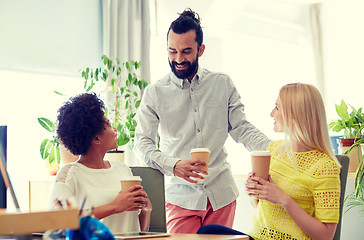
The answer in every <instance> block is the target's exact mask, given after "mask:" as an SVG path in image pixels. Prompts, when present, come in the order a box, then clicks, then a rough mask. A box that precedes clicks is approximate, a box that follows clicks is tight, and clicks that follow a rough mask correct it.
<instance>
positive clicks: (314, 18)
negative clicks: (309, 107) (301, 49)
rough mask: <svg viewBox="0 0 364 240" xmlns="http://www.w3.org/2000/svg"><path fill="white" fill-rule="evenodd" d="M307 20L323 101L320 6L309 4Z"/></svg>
mask: <svg viewBox="0 0 364 240" xmlns="http://www.w3.org/2000/svg"><path fill="white" fill-rule="evenodd" d="M309 18H310V19H309V20H310V27H311V38H312V48H313V56H314V58H315V59H314V60H315V70H316V81H317V87H318V89H319V90H320V91H321V94H322V98H323V99H325V84H324V83H325V79H324V69H323V68H324V64H323V52H322V26H321V4H310V6H309Z"/></svg>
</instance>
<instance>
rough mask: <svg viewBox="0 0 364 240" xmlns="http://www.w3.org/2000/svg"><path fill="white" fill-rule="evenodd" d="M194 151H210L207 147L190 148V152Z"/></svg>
mask: <svg viewBox="0 0 364 240" xmlns="http://www.w3.org/2000/svg"><path fill="white" fill-rule="evenodd" d="M195 152H210V150H209V149H208V148H192V149H191V153H195Z"/></svg>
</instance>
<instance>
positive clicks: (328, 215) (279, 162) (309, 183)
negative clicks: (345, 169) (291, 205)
mask: <svg viewBox="0 0 364 240" xmlns="http://www.w3.org/2000/svg"><path fill="white" fill-rule="evenodd" d="M282 145H283V141H274V142H272V143H271V144H270V145H269V146H268V150H269V151H271V154H272V156H271V165H270V172H269V173H270V174H271V176H272V180H273V181H274V183H275V184H276V185H277V186H278V187H279V188H280V189H281V190H283V191H284V192H285V193H286V194H288V195H289V196H290V197H291V198H292V199H293V200H294V201H295V202H297V203H298V204H299V205H300V206H301V207H302V208H303V209H304V210H305V211H306V212H307V213H308V214H310V215H311V216H313V217H315V218H316V219H318V220H320V221H322V222H325V223H337V222H338V221H339V206H340V175H339V174H340V167H339V166H338V165H337V164H336V163H335V162H334V161H333V160H332V159H331V158H330V157H329V156H328V155H327V154H325V153H323V152H320V151H318V150H313V151H309V152H295V153H294V156H295V158H296V159H295V161H296V165H294V164H292V163H291V161H290V159H289V157H288V155H287V154H286V153H284V154H282V153H281V151H280V149H281V146H282ZM249 235H250V236H252V237H253V238H254V239H256V240H260V239H275V240H282V239H290V240H292V239H311V238H309V237H308V236H307V235H306V234H305V233H303V232H302V231H301V229H300V228H299V227H298V226H297V224H296V223H295V222H294V221H293V219H292V218H291V217H290V216H289V214H288V213H287V212H286V211H285V209H284V208H283V207H281V206H280V205H277V204H273V203H270V202H268V201H264V200H260V201H259V203H258V206H257V210H256V213H255V216H254V218H253V227H252V229H251V230H250V232H249Z"/></svg>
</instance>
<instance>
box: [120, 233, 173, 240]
mask: <svg viewBox="0 0 364 240" xmlns="http://www.w3.org/2000/svg"><path fill="white" fill-rule="evenodd" d="M170 235H171V234H169V233H163V232H129V233H114V237H115V239H144V238H155V237H168V236H170Z"/></svg>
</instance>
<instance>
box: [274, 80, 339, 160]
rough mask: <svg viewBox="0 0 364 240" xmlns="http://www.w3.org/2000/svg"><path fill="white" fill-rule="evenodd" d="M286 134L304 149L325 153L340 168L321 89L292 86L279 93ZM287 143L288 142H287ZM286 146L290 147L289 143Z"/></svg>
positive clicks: (286, 86) (310, 86)
mask: <svg viewBox="0 0 364 240" xmlns="http://www.w3.org/2000/svg"><path fill="white" fill-rule="evenodd" d="M279 99H280V102H281V105H282V106H281V109H282V115H283V123H284V132H285V134H286V136H287V137H288V140H289V139H296V140H297V141H298V142H299V143H300V144H301V145H302V146H304V147H306V148H309V149H317V150H319V151H322V152H324V153H326V154H327V155H328V156H329V157H330V158H332V159H333V160H334V161H335V162H336V163H337V164H338V165H339V166H340V163H339V161H338V160H337V158H336V156H335V154H334V152H333V149H332V147H331V142H330V137H329V130H328V125H327V120H326V113H325V106H324V102H323V100H322V97H321V94H320V92H319V90H318V89H317V88H316V87H315V86H313V85H310V84H304V83H291V84H287V85H284V86H283V87H282V88H281V89H280V91H279ZM286 142H287V141H286ZM287 145H289V146H291V143H290V142H289V141H288V142H287Z"/></svg>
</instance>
